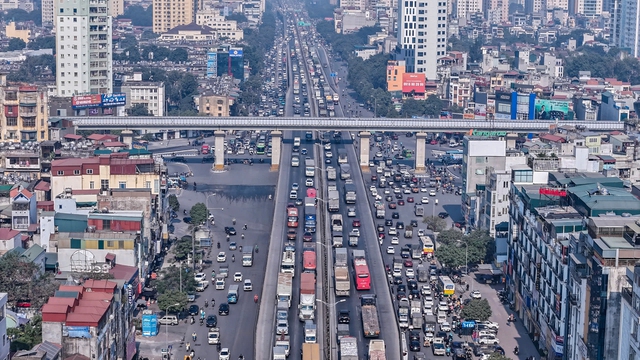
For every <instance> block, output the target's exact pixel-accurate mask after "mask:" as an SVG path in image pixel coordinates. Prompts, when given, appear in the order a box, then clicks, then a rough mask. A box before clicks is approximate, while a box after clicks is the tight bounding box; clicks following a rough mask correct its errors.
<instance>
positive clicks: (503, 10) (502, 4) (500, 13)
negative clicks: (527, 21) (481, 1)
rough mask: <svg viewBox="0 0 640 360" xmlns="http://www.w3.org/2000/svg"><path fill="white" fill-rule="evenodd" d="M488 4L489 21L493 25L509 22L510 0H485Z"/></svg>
mask: <svg viewBox="0 0 640 360" xmlns="http://www.w3.org/2000/svg"><path fill="white" fill-rule="evenodd" d="M485 3H487V6H486V8H487V20H489V22H490V23H492V24H502V23H504V22H506V21H509V1H508V0H485Z"/></svg>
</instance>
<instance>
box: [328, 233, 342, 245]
mask: <svg viewBox="0 0 640 360" xmlns="http://www.w3.org/2000/svg"><path fill="white" fill-rule="evenodd" d="M331 240H332V243H333V247H335V248H338V247H343V246H344V237H342V232H340V231H332V232H331Z"/></svg>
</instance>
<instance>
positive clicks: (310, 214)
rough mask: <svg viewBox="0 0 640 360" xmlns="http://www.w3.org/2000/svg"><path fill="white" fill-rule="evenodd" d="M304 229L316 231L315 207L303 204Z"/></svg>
mask: <svg viewBox="0 0 640 360" xmlns="http://www.w3.org/2000/svg"><path fill="white" fill-rule="evenodd" d="M304 231H307V232H311V233H314V232H316V207H315V206H305V207H304Z"/></svg>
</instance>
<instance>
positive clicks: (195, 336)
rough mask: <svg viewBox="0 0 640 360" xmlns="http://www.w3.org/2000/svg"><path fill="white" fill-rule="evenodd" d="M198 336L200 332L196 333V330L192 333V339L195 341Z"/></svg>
mask: <svg viewBox="0 0 640 360" xmlns="http://www.w3.org/2000/svg"><path fill="white" fill-rule="evenodd" d="M197 338H198V334H196V333H195V331H194V332H193V334H191V340H193V341H194V342H195V341H196V339H197Z"/></svg>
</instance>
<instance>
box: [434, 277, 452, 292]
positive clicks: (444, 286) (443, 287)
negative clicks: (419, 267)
mask: <svg viewBox="0 0 640 360" xmlns="http://www.w3.org/2000/svg"><path fill="white" fill-rule="evenodd" d="M438 287H439V288H440V291H441V292H442V294H443V295H444V296H452V295H453V294H454V293H455V291H456V285H455V284H454V283H453V281H451V278H449V277H448V276H440V281H439V282H438Z"/></svg>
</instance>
